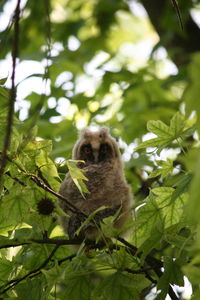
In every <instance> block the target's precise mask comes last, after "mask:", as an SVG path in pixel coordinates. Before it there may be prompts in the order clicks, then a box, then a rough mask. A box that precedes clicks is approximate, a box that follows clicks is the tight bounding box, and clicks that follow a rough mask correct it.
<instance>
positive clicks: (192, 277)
mask: <svg viewBox="0 0 200 300" xmlns="http://www.w3.org/2000/svg"><path fill="white" fill-rule="evenodd" d="M199 264H200V254H197V255H196V256H195V257H194V258H193V259H192V261H191V262H190V263H188V264H187V265H184V266H183V268H182V269H183V272H184V273H185V274H186V276H187V277H188V279H189V281H190V282H191V283H193V284H195V285H198V284H199V282H200V273H199Z"/></svg>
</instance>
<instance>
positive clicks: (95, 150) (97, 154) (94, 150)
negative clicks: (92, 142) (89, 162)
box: [93, 149, 99, 163]
mask: <svg viewBox="0 0 200 300" xmlns="http://www.w3.org/2000/svg"><path fill="white" fill-rule="evenodd" d="M93 155H94V163H98V158H99V151H98V149H93Z"/></svg>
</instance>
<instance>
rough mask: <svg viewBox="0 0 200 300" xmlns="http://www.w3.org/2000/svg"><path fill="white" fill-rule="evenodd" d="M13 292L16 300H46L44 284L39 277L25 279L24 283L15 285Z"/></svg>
mask: <svg viewBox="0 0 200 300" xmlns="http://www.w3.org/2000/svg"><path fill="white" fill-rule="evenodd" d="M15 290H16V293H17V295H18V299H29V300H45V299H47V295H46V292H45V282H44V281H43V280H42V278H41V277H39V278H33V279H26V281H24V282H22V283H20V284H18V285H16V287H15Z"/></svg>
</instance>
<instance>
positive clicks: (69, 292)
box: [61, 273, 91, 300]
mask: <svg viewBox="0 0 200 300" xmlns="http://www.w3.org/2000/svg"><path fill="white" fill-rule="evenodd" d="M65 284H66V287H65V289H64V291H63V292H62V293H61V294H63V296H64V299H70V300H77V299H81V300H88V299H91V279H90V278H89V276H87V275H84V276H83V275H81V273H80V274H78V273H77V274H68V276H67V278H66V281H65Z"/></svg>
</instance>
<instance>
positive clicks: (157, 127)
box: [147, 120, 172, 139]
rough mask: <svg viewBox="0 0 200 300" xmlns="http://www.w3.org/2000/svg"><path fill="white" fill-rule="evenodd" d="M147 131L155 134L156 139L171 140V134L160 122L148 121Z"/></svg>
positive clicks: (167, 127)
mask: <svg viewBox="0 0 200 300" xmlns="http://www.w3.org/2000/svg"><path fill="white" fill-rule="evenodd" d="M147 129H148V130H149V131H150V132H152V133H154V134H156V135H157V136H158V137H161V138H164V139H171V137H172V132H171V130H170V128H169V126H167V125H166V124H165V123H163V122H162V121H160V120H158V121H149V122H148V123H147Z"/></svg>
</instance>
